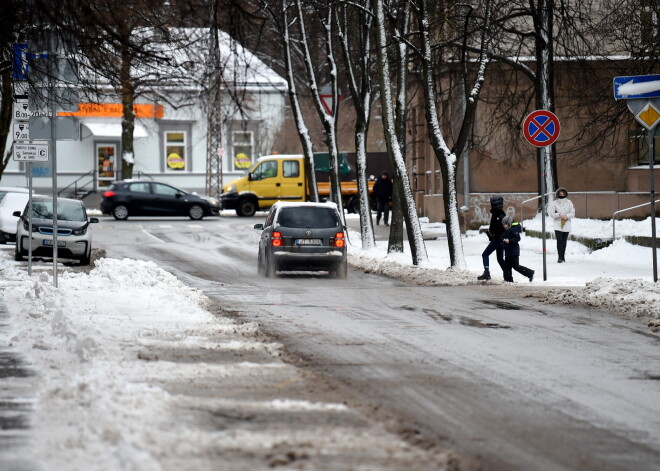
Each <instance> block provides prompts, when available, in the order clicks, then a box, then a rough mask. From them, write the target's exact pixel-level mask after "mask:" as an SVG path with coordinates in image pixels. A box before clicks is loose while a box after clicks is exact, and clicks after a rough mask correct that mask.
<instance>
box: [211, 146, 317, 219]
mask: <svg viewBox="0 0 660 471" xmlns="http://www.w3.org/2000/svg"><path fill="white" fill-rule="evenodd" d="M277 201H305V167H304V162H303V156H302V155H269V156H265V157H261V158H260V159H258V160H257V161H256V162H255V164H254V165H253V166H252V167H250V169H249V170H248V171H247V173H246V174H245V175H244V176H242V177H240V178H237V179H236V180H233V181H231V182H230V183H228V184H227V185H225V186H224V187H223V189H222V195H221V196H220V202H221V205H222V209H234V210H236V214H238V215H239V216H253V215H254V213H255V212H256V211H257V210H259V209H268V208H270V207H271V206H272V205H273V204H275V202H277Z"/></svg>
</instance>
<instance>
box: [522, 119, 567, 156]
mask: <svg viewBox="0 0 660 471" xmlns="http://www.w3.org/2000/svg"><path fill="white" fill-rule="evenodd" d="M560 131H561V126H560V124H559V118H557V116H556V115H555V114H554V113H552V112H551V111H547V110H536V111H533V112H531V113H530V114H529V115H528V116H527V118H525V122H524V123H523V133H524V134H525V139H527V141H528V142H529V143H530V144H531V145H533V146H536V147H545V146H549V145H551V144H553V143H554V142H555V141H556V140H557V138H558V137H559V132H560Z"/></svg>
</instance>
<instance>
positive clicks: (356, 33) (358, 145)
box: [337, 0, 376, 249]
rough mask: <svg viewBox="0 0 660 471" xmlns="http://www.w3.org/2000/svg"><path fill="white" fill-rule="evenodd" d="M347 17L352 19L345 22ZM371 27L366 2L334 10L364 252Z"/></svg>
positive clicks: (370, 237)
mask: <svg viewBox="0 0 660 471" xmlns="http://www.w3.org/2000/svg"><path fill="white" fill-rule="evenodd" d="M349 16H350V17H352V18H354V19H355V20H354V21H350V22H349V20H348V18H349ZM372 24H373V17H372V14H371V12H370V11H369V2H368V0H362V1H361V2H360V1H358V2H356V3H355V5H342V6H341V7H340V8H339V9H338V12H337V31H338V35H339V39H340V43H341V48H342V53H343V56H344V67H345V69H346V77H347V82H348V86H349V88H350V91H351V96H352V97H353V100H352V102H353V106H354V108H355V115H356V119H355V151H356V154H357V161H356V167H357V169H356V171H357V183H358V193H359V198H360V233H361V237H362V248H365V249H369V248H372V247H375V245H376V238H375V235H374V230H373V221H372V220H371V207H370V203H369V187H368V183H367V134H368V131H369V123H370V120H371V108H372V104H373V100H374V96H373V93H372V88H373V87H372V84H371V76H372V74H373V73H374V64H373V56H372V54H371V52H372V51H371V35H372Z"/></svg>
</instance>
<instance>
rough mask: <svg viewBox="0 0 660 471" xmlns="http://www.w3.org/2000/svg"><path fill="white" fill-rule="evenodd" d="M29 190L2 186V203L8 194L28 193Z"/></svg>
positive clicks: (0, 188) (0, 191) (0, 194)
mask: <svg viewBox="0 0 660 471" xmlns="http://www.w3.org/2000/svg"><path fill="white" fill-rule="evenodd" d="M28 191H29V190H28V189H27V188H21V187H18V186H0V201H2V198H4V197H5V195H6V194H7V193H28Z"/></svg>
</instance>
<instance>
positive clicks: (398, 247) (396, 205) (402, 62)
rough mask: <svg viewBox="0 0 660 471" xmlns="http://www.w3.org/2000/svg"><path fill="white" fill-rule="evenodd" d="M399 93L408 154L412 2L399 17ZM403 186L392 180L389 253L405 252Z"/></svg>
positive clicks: (399, 131)
mask: <svg viewBox="0 0 660 471" xmlns="http://www.w3.org/2000/svg"><path fill="white" fill-rule="evenodd" d="M397 21H399V24H398V25H397V35H396V36H397V38H398V43H399V44H398V46H399V47H398V48H397V55H396V58H397V64H398V67H397V81H396V84H397V94H396V137H397V139H398V140H399V148H400V149H401V155H403V156H404V158H405V155H406V129H407V125H408V45H407V43H406V42H405V38H406V37H407V36H408V30H409V23H410V2H406V3H405V4H404V5H403V10H402V11H401V13H400V15H399V16H398V17H397ZM404 205H405V198H403V186H402V185H401V182H400V181H397V180H395V181H393V182H392V214H391V218H390V237H389V240H388V242H387V253H402V252H403V218H404V214H403V207H404Z"/></svg>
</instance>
